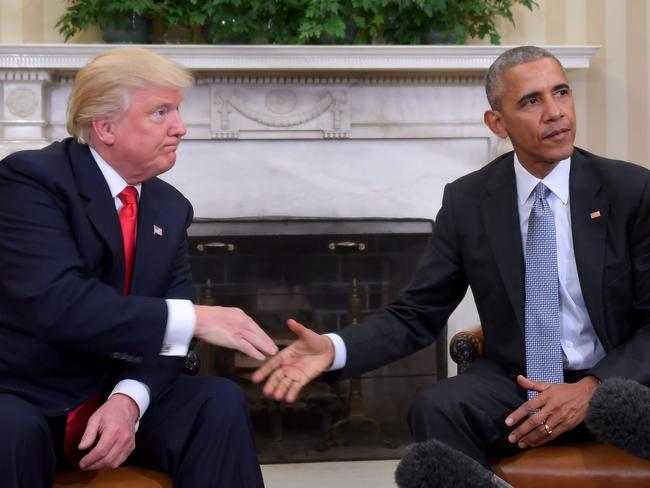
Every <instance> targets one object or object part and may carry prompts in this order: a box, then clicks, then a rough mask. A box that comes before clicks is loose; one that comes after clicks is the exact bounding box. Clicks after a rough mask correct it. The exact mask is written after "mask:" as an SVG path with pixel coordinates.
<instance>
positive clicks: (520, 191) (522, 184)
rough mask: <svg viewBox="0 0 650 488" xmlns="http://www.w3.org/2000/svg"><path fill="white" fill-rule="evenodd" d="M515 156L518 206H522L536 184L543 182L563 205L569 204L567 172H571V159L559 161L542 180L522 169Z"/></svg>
mask: <svg viewBox="0 0 650 488" xmlns="http://www.w3.org/2000/svg"><path fill="white" fill-rule="evenodd" d="M514 156H515V165H514V166H515V179H516V182H517V197H518V198H519V205H523V204H524V203H525V202H526V200H528V198H529V197H530V194H531V193H532V192H533V190H534V189H535V187H536V186H537V183H539V182H540V181H544V185H546V187H547V188H548V189H549V190H551V192H553V193H554V194H555V196H557V197H558V198H559V199H560V200H561V201H562V203H563V204H564V205H566V204H567V203H568V202H569V172H570V171H571V158H570V157H568V158H566V159H563V160H562V161H560V162H559V163H558V164H557V165H556V166H555V168H553V171H551V172H550V173H549V174H547V175H546V177H545V178H544V179H543V180H540V179H539V178H538V177H537V176H533V175H532V174H530V173H529V172H528V170H527V169H526V168H524V167H523V166H522V165H521V163H520V162H519V158H517V154H515V155H514Z"/></svg>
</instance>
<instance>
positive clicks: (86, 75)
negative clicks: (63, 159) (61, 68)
mask: <svg viewBox="0 0 650 488" xmlns="http://www.w3.org/2000/svg"><path fill="white" fill-rule="evenodd" d="M193 82H194V78H193V76H192V74H191V73H190V72H189V71H188V70H186V69H185V68H183V67H181V66H179V65H178V64H176V63H174V62H173V61H170V60H169V59H166V58H164V57H163V56H161V55H160V54H157V53H155V52H153V51H150V50H148V49H144V48H137V47H126V48H116V49H111V50H108V51H105V52H103V53H101V54H98V55H97V56H95V58H94V59H93V60H92V61H91V62H90V63H88V64H87V65H86V66H84V67H83V68H82V69H81V70H80V71H79V72H78V73H77V76H76V77H75V82H74V86H73V88H72V92H71V93H70V99H69V103H68V116H67V123H66V128H67V129H68V132H69V133H70V135H72V136H73V137H74V138H75V139H76V140H77V142H80V143H82V144H87V143H88V141H89V136H90V126H91V122H92V121H93V119H97V118H102V117H108V118H119V117H120V116H121V115H123V114H124V113H125V112H126V110H127V109H128V107H129V94H130V93H131V92H132V91H133V90H137V89H144V88H152V87H157V88H178V89H182V88H185V87H187V86H190V85H192V83H193Z"/></svg>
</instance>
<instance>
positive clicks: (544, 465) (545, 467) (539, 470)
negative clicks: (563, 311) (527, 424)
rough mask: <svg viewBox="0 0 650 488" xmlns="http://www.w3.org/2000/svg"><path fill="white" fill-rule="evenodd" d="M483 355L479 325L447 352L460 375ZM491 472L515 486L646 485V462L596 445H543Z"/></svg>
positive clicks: (495, 464) (496, 463)
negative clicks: (456, 365)
mask: <svg viewBox="0 0 650 488" xmlns="http://www.w3.org/2000/svg"><path fill="white" fill-rule="evenodd" d="M482 352H483V332H482V330H481V328H480V326H478V327H476V328H475V329H472V330H469V331H461V332H459V333H457V334H456V335H454V336H453V337H452V338H451V341H450V342H449V353H450V355H451V358H452V360H453V361H454V362H455V363H457V364H458V372H459V373H460V374H462V372H463V371H464V370H465V369H466V368H467V366H469V364H470V363H471V362H472V361H473V360H475V359H476V358H477V357H479V356H480V355H481V353H482ZM491 465H492V470H493V471H494V472H495V473H496V474H497V475H498V476H500V477H501V478H503V479H504V480H506V481H507V482H508V483H510V484H511V485H513V486H515V487H520V486H521V487H525V488H548V487H549V486H553V488H564V487H566V488H592V487H593V488H596V487H603V488H604V487H610V486H616V487H626V486H629V487H640V486H650V462H649V461H646V460H643V459H641V458H638V457H636V456H633V455H632V454H628V453H627V452H625V451H623V450H621V449H618V448H615V447H613V446H610V445H607V444H603V443H600V442H584V443H576V444H563V445H547V446H542V447H537V448H534V449H528V450H524V451H522V452H520V453H517V454H515V455H513V456H509V457H503V458H498V459H493V460H492V461H491Z"/></svg>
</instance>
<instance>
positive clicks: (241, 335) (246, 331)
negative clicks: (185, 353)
mask: <svg viewBox="0 0 650 488" xmlns="http://www.w3.org/2000/svg"><path fill="white" fill-rule="evenodd" d="M194 311H195V313H196V326H195V329H194V336H195V337H197V338H199V339H201V340H203V341H205V342H207V343H208V344H213V345H215V346H222V347H227V348H229V349H236V350H238V351H241V352H243V353H244V354H246V355H247V356H250V357H252V358H254V359H258V360H260V361H261V360H263V359H264V358H265V356H271V355H273V354H275V353H276V352H278V348H277V346H276V345H275V343H274V342H273V340H272V339H271V338H270V337H269V336H268V335H267V334H266V332H264V331H263V330H262V328H261V327H260V326H259V325H257V324H256V323H255V321H254V320H253V319H252V318H250V317H249V316H248V315H246V314H245V313H244V312H243V311H242V310H241V309H239V308H235V307H208V306H205V305H194Z"/></svg>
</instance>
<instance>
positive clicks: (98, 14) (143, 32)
mask: <svg viewBox="0 0 650 488" xmlns="http://www.w3.org/2000/svg"><path fill="white" fill-rule="evenodd" d="M154 16H155V1H154V0H68V7H67V10H66V12H65V13H64V14H63V15H62V16H61V17H60V18H59V20H58V21H57V23H56V27H57V28H58V31H59V33H60V34H62V35H63V37H64V38H65V40H66V41H67V40H68V39H70V38H71V37H72V36H74V35H75V34H77V33H78V32H82V31H86V30H88V28H89V27H91V26H93V25H99V26H100V28H101V29H102V36H103V37H104V40H105V41H106V42H137V43H146V42H149V40H150V37H151V23H152V19H153V17H154Z"/></svg>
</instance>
